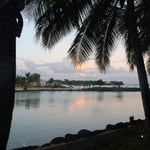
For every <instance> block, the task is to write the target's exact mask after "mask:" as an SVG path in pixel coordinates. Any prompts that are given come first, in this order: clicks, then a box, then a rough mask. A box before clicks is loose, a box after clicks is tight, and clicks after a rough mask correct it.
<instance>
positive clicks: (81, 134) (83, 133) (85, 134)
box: [77, 129, 93, 138]
mask: <svg viewBox="0 0 150 150" xmlns="http://www.w3.org/2000/svg"><path fill="white" fill-rule="evenodd" d="M92 135H93V133H92V131H89V130H86V129H82V130H80V131H79V132H78V133H77V136H78V137H79V138H88V137H90V136H92Z"/></svg>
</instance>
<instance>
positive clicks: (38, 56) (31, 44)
mask: <svg viewBox="0 0 150 150" xmlns="http://www.w3.org/2000/svg"><path fill="white" fill-rule="evenodd" d="M74 37H75V31H73V32H71V33H69V34H68V35H67V36H66V37H64V38H63V39H61V40H60V41H59V42H58V43H57V44H56V45H55V46H54V47H53V48H52V49H51V50H48V49H45V48H44V47H42V45H41V43H40V42H37V41H36V38H35V30H34V23H33V22H29V21H28V20H26V19H24V27H23V32H22V34H21V37H20V38H19V39H17V49H16V63H17V75H24V74H25V73H27V72H30V73H39V74H40V75H41V79H43V80H48V79H50V78H53V79H61V80H64V79H69V80H99V79H102V80H104V81H108V82H109V81H114V80H115V81H123V82H124V83H125V84H138V77H137V73H136V70H135V71H133V72H132V71H130V70H129V66H128V65H127V61H126V55H125V50H124V47H123V44H121V42H117V44H116V50H115V51H114V52H113V54H112V56H111V65H110V66H109V67H108V68H107V70H106V73H102V72H100V70H99V69H98V67H97V65H96V64H95V61H94V57H93V58H91V59H90V60H89V61H88V62H87V63H86V64H84V65H83V67H82V68H76V67H75V66H74V65H73V64H72V63H71V62H70V61H69V60H68V58H67V51H68V49H69V47H70V46H71V44H72V42H73V39H74Z"/></svg>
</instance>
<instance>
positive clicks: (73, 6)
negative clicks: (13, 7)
mask: <svg viewBox="0 0 150 150" xmlns="http://www.w3.org/2000/svg"><path fill="white" fill-rule="evenodd" d="M95 2H97V0H86V1H80V0H76V1H70V0H45V1H43V0H29V1H28V3H27V6H26V9H25V12H26V13H27V14H28V15H29V16H31V17H32V18H34V19H35V22H36V25H35V27H36V38H37V40H40V41H42V45H43V46H44V47H46V48H51V47H52V46H53V45H54V44H55V43H57V42H58V40H60V39H61V38H62V37H63V36H65V35H66V34H67V33H68V32H70V31H72V30H73V28H80V26H81V24H82V22H83V21H84V19H85V18H86V17H87V16H88V15H89V14H88V12H89V11H90V10H91V9H92V7H93V5H94V3H95Z"/></svg>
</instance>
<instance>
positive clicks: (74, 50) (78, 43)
mask: <svg viewBox="0 0 150 150" xmlns="http://www.w3.org/2000/svg"><path fill="white" fill-rule="evenodd" d="M90 18H91V17H89V18H88V19H86V20H85V21H84V24H83V25H82V27H81V28H80V30H79V33H78V34H77V36H76V38H75V40H74V41H73V44H72V46H71V48H70V49H69V51H68V57H69V58H70V59H71V61H72V62H73V64H74V65H81V64H82V63H84V62H85V61H87V60H88V59H89V58H90V55H91V53H92V52H93V49H94V45H95V40H94V35H93V32H92V31H91V26H90V24H91V20H90Z"/></svg>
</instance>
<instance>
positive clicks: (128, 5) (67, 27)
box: [27, 0, 150, 127]
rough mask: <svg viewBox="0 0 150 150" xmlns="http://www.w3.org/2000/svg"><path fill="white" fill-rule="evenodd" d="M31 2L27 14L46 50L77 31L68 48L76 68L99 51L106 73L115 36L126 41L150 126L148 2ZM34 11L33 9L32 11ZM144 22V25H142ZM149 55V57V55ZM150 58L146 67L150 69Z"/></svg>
mask: <svg viewBox="0 0 150 150" xmlns="http://www.w3.org/2000/svg"><path fill="white" fill-rule="evenodd" d="M36 2H38V4H37V3H36V5H35V2H29V7H28V9H27V10H28V12H29V14H33V15H32V17H33V18H34V19H35V22H36V25H35V27H36V37H37V39H38V40H41V41H42V44H43V46H44V47H46V48H51V47H52V46H53V45H54V44H55V43H56V42H57V41H58V40H59V39H60V38H62V37H63V36H65V35H66V34H67V33H68V32H70V31H72V30H73V29H74V28H75V29H76V30H77V35H76V37H75V39H74V42H73V44H72V46H71V48H70V49H69V58H70V59H71V60H72V62H73V63H74V64H75V65H78V64H82V63H84V62H85V61H87V60H88V59H89V57H90V56H91V54H92V53H93V51H96V57H95V60H96V63H97V65H98V66H99V68H100V70H103V71H105V70H106V67H107V66H109V64H110V56H111V53H112V51H113V50H114V42H115V39H116V37H118V36H123V37H124V40H125V46H126V53H127V60H128V64H129V65H130V68H131V69H134V67H135V66H136V68H137V73H138V78H139V83H140V88H141V95H142V102H143V106H144V112H145V118H146V121H147V125H148V126H149V127H150V101H149V100H150V92H149V86H148V80H147V75H146V70H145V65H144V61H143V55H144V54H147V53H148V51H149V49H148V47H149V46H150V44H149V39H150V36H149V33H148V32H147V30H149V29H150V28H149V25H150V23H149V22H148V23H147V22H146V20H150V9H149V7H150V5H149V3H150V2H149V1H148V0H136V1H135V0H84V1H80V0H74V1H70V0H62V1H57V0H47V1H40V0H37V1H36ZM30 8H31V9H30ZM140 22H144V24H142V23H140ZM148 56H149V55H148ZM149 60H150V58H149V57H148V61H147V66H148V70H149V68H150V63H149Z"/></svg>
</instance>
